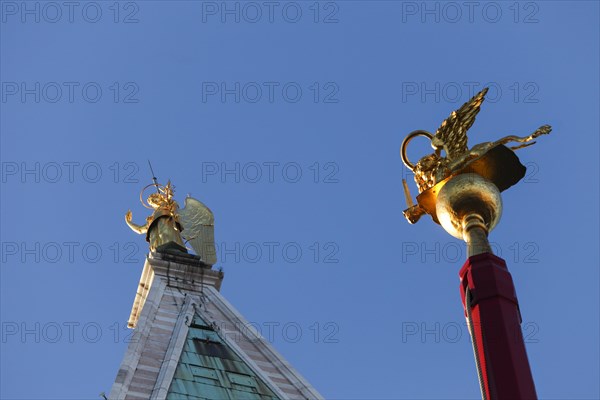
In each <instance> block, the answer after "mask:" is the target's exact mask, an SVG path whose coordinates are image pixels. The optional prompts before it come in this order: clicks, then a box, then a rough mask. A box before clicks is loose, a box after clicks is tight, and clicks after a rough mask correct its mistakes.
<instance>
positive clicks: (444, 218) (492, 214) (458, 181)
mask: <svg viewBox="0 0 600 400" xmlns="http://www.w3.org/2000/svg"><path fill="white" fill-rule="evenodd" d="M436 214H437V218H438V220H439V222H440V225H442V227H443V228H444V229H445V230H446V232H448V233H449V234H451V235H452V236H454V237H455V238H457V239H464V236H463V232H464V225H465V222H466V218H465V217H467V216H469V215H471V214H476V215H479V216H480V217H481V219H483V223H484V225H485V227H486V229H487V231H488V232H490V231H491V230H492V229H494V227H495V226H496V225H497V224H498V222H499V221H500V216H501V215H502V198H501V197H500V191H499V190H498V188H497V187H496V185H494V184H493V183H492V182H490V181H488V180H487V179H485V178H483V177H482V176H481V175H478V174H473V173H467V174H460V175H457V176H455V177H452V178H450V180H449V181H448V182H447V183H446V184H445V185H444V186H443V187H442V189H441V190H440V192H439V194H438V196H437V202H436Z"/></svg>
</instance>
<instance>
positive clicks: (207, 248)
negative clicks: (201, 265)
mask: <svg viewBox="0 0 600 400" xmlns="http://www.w3.org/2000/svg"><path fill="white" fill-rule="evenodd" d="M178 214H179V222H180V223H181V225H182V226H183V231H182V232H181V236H183V238H184V239H185V240H186V242H188V243H189V244H190V245H191V246H192V248H193V249H194V251H195V252H196V254H198V255H199V256H200V257H201V258H202V261H204V262H205V263H207V264H209V265H214V264H215V263H216V262H217V251H216V248H215V218H214V216H213V213H212V211H210V208H208V207H206V206H205V205H204V204H203V203H202V202H201V201H199V200H196V199H194V198H193V197H187V198H186V199H185V207H184V208H183V209H181V210H179V212H178Z"/></svg>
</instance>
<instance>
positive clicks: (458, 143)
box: [435, 88, 488, 160]
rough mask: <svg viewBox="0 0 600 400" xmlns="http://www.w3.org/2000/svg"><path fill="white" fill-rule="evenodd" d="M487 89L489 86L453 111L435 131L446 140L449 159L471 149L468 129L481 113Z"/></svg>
mask: <svg viewBox="0 0 600 400" xmlns="http://www.w3.org/2000/svg"><path fill="white" fill-rule="evenodd" d="M487 91H488V88H485V89H483V90H482V91H481V92H479V93H477V94H476V95H475V96H473V98H472V99H471V100H469V101H467V102H466V103H465V104H463V105H462V107H461V108H459V109H458V110H456V111H452V114H450V116H449V117H448V118H447V119H446V120H445V121H444V122H442V125H441V126H440V127H439V128H438V130H437V131H436V132H435V137H436V138H438V139H439V140H441V141H442V142H444V145H445V148H446V157H447V158H448V159H450V160H452V159H455V158H457V157H458V156H460V155H461V154H463V153H466V152H467V151H469V147H468V146H467V131H468V130H469V128H470V127H471V126H472V125H473V123H474V122H475V117H476V116H477V114H478V113H479V109H480V107H481V103H483V100H484V97H485V94H486V93H487Z"/></svg>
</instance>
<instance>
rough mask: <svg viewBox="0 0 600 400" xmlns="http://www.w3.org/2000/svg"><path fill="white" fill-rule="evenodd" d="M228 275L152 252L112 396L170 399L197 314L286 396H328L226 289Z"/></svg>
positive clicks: (194, 261)
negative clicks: (255, 325) (224, 293)
mask: <svg viewBox="0 0 600 400" xmlns="http://www.w3.org/2000/svg"><path fill="white" fill-rule="evenodd" d="M222 281H223V273H222V272H221V271H215V270H212V269H211V268H210V266H209V265H206V264H204V263H202V261H200V260H199V259H197V258H195V257H190V256H186V255H181V256H179V255H173V254H166V253H158V252H153V253H151V254H149V255H148V257H147V259H146V262H145V264H144V269H143V271H142V276H141V278H140V282H139V284H138V289H137V292H136V295H135V299H134V302H133V307H132V310H131V315H130V317H129V321H128V325H129V327H130V328H132V329H134V333H133V335H132V340H131V342H130V343H129V346H128V348H127V351H126V353H125V357H124V358H123V361H122V363H121V366H120V368H119V371H118V373H117V377H116V379H115V383H114V385H113V387H112V390H111V392H110V396H109V399H110V400H117V399H127V400H129V399H144V400H147V399H166V398H167V395H168V394H169V388H170V386H171V382H172V380H173V376H174V374H175V370H176V368H177V365H178V363H179V362H180V357H181V353H182V351H183V347H184V345H185V342H186V338H187V336H188V331H189V329H190V328H189V327H190V324H191V323H192V321H193V320H194V316H195V315H198V316H199V317H200V318H201V319H202V320H204V321H206V323H207V324H210V325H211V328H212V329H213V330H214V331H215V332H216V334H218V335H219V337H220V339H221V340H222V341H223V342H224V343H225V344H226V345H227V346H228V347H229V348H230V349H231V350H232V351H233V352H234V353H235V354H236V355H237V356H238V357H239V358H240V359H241V360H242V361H243V362H244V363H245V364H246V365H247V366H248V367H249V368H250V369H251V370H252V372H253V373H254V374H255V375H256V376H257V377H259V378H260V379H261V380H262V382H264V383H265V385H266V386H267V387H268V388H269V389H270V390H271V391H272V392H273V393H274V394H275V395H276V396H277V397H279V398H280V399H311V400H312V399H322V396H321V395H320V394H319V393H318V392H317V391H316V390H315V389H314V388H313V387H312V386H311V385H310V384H309V383H308V382H307V381H306V380H305V379H304V378H303V377H302V376H301V375H300V374H299V373H298V372H297V371H296V370H295V369H294V368H293V367H292V366H291V365H290V364H289V363H288V362H287V361H286V360H285V359H284V358H283V357H282V356H281V355H280V354H279V353H278V352H277V351H276V350H275V349H274V348H273V347H272V346H271V344H270V343H269V342H268V341H267V340H265V339H264V338H263V337H262V336H261V335H260V334H259V333H258V332H257V331H256V330H255V329H254V328H253V327H252V325H251V324H249V323H248V321H246V320H245V319H244V317H242V315H241V314H240V313H239V312H238V311H237V310H236V309H235V308H234V307H233V306H232V305H231V304H230V303H229V302H228V301H227V300H226V299H225V298H224V297H223V296H222V295H221V294H220V292H219V290H220V287H221V283H222ZM193 398H197V397H193ZM200 398H201V397H200ZM207 398H208V397H207Z"/></svg>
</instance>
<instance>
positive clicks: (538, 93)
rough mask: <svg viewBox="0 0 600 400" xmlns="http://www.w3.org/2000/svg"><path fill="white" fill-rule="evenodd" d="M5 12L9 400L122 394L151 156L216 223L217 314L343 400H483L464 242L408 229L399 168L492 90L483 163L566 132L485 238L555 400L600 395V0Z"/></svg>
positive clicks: (543, 146) (535, 161) (54, 6)
mask: <svg viewBox="0 0 600 400" xmlns="http://www.w3.org/2000/svg"><path fill="white" fill-rule="evenodd" d="M0 5H1V10H2V16H1V18H2V20H1V31H0V32H1V41H0V44H1V62H0V66H1V81H2V92H1V97H2V98H1V103H0V106H1V107H2V110H1V121H0V128H1V153H0V155H1V161H2V176H1V179H2V186H1V196H0V199H1V220H2V225H1V242H2V255H1V257H2V260H1V261H2V266H1V301H2V304H1V307H0V310H1V321H2V341H1V382H0V388H1V389H0V396H1V397H2V398H7V399H33V398H39V399H42V398H43V399H46V398H56V399H58V398H60V399H84V398H85V399H98V398H99V393H100V392H103V391H104V392H107V393H108V392H109V391H110V388H111V385H112V383H113V381H114V378H115V376H116V373H117V370H118V367H119V364H120V362H121V360H122V357H123V355H124V353H125V349H126V346H127V338H128V336H127V335H128V332H129V331H128V330H127V329H126V327H125V326H126V321H127V318H128V316H129V313H130V310H131V305H132V302H133V298H134V295H135V291H136V288H137V284H138V280H139V276H140V273H141V270H142V265H143V259H144V257H145V253H146V251H147V247H146V242H145V241H144V238H143V237H142V236H137V235H135V234H134V233H133V232H132V231H131V230H129V228H128V227H127V226H126V225H125V222H124V218H123V217H124V214H125V212H126V211H127V210H128V209H131V210H132V211H133V217H134V221H136V222H138V223H141V222H142V221H143V219H144V218H145V217H146V216H147V210H145V209H144V208H142V206H141V205H140V204H139V201H138V195H139V191H140V189H141V188H142V187H143V186H144V185H146V184H148V183H150V173H149V171H148V168H147V161H146V160H147V159H151V160H152V163H153V167H154V170H155V172H156V175H157V176H158V178H159V180H160V181H161V182H165V181H166V180H167V179H169V178H170V179H172V181H173V183H174V184H175V185H176V190H177V193H176V194H177V196H178V199H179V200H180V201H182V200H183V198H184V197H185V196H186V194H187V193H190V194H192V195H193V196H195V197H197V198H198V199H200V200H202V201H203V202H204V203H206V204H207V205H209V207H211V209H212V210H213V212H214V214H215V221H216V222H215V225H216V228H215V229H216V231H215V235H216V241H217V245H218V246H219V254H218V256H219V258H220V261H219V263H218V264H217V266H220V267H222V268H223V270H224V271H225V280H224V283H223V287H222V293H223V295H224V296H225V297H226V298H227V299H228V300H229V301H230V302H231V303H232V304H234V305H235V306H236V307H237V308H238V309H239V310H240V312H241V313H242V314H243V315H245V317H246V318H247V319H248V320H249V321H250V322H252V323H253V324H254V326H255V327H259V329H260V330H261V331H262V332H263V335H264V336H265V337H266V338H267V339H268V340H269V341H270V342H271V343H272V344H273V346H274V347H275V348H276V349H277V350H279V351H280V352H281V353H282V354H283V355H284V356H285V357H286V358H287V359H288V360H289V362H290V363H291V364H292V365H294V366H295V367H296V368H297V369H298V370H299V371H300V372H301V373H302V374H303V375H304V376H305V377H306V378H307V380H308V381H310V382H311V383H312V384H313V385H314V386H315V388H317V390H319V391H320V392H321V393H322V394H323V395H324V396H325V397H326V398H332V399H348V398H355V399H366V398H386V399H401V398H402V399H415V398H421V399H433V398H439V399H442V398H443V399H450V398H452V399H456V398H478V397H479V387H478V382H477V375H476V371H475V365H474V361H473V353H472V349H471V345H470V340H469V337H468V332H467V329H466V327H465V324H464V317H463V310H462V306H461V303H460V294H459V289H458V288H459V281H458V271H459V269H460V267H461V266H462V264H463V262H464V260H465V252H464V246H463V244H462V243H461V242H459V241H457V240H455V239H453V238H451V237H450V236H449V235H448V234H446V233H445V232H444V231H443V230H442V229H441V228H440V227H439V226H437V225H435V224H434V223H433V222H432V221H431V220H430V218H429V217H425V218H423V219H422V220H421V221H420V222H419V223H418V224H416V225H414V226H411V225H409V224H408V223H407V222H406V221H405V219H404V217H403V216H402V210H403V209H404V208H405V203H404V196H403V193H402V186H401V179H402V177H407V178H409V180H410V183H411V188H412V190H413V195H414V194H415V193H416V192H415V191H416V188H415V186H414V184H413V182H412V178H411V177H410V175H409V174H408V173H407V171H406V169H405V168H404V166H403V165H402V163H401V160H400V158H399V155H398V149H399V146H400V143H401V141H402V139H403V137H404V136H405V135H406V134H407V133H409V132H410V131H412V130H415V129H427V130H429V131H435V129H436V128H437V127H438V126H439V124H440V123H441V122H442V121H443V119H445V118H446V117H447V116H448V115H449V114H450V112H451V111H453V110H455V109H456V108H458V107H459V106H460V105H461V104H462V103H463V102H465V101H466V100H468V98H469V97H470V96H471V95H472V94H473V93H474V92H475V91H477V90H479V89H481V88H483V87H484V85H486V84H487V85H489V86H490V87H491V88H490V92H489V94H488V100H487V101H486V102H485V103H484V105H483V109H482V112H481V113H480V114H479V117H478V120H477V122H476V123H475V125H474V126H473V128H472V129H471V131H470V144H471V145H472V144H475V143H478V142H482V141H491V140H495V139H497V138H500V137H502V136H505V135H509V134H517V135H527V134H529V133H531V132H533V131H534V130H535V129H536V128H537V127H538V126H540V125H542V124H546V123H547V124H551V125H552V126H553V128H554V130H553V132H552V134H551V135H549V136H544V137H542V138H540V139H539V140H538V143H537V144H536V145H535V146H533V147H530V148H527V149H523V150H520V151H519V153H518V155H519V157H520V158H521V161H522V162H523V164H525V165H527V167H528V174H527V176H526V178H525V179H524V181H523V182H521V183H519V184H518V185H517V186H515V187H512V188H510V189H509V190H508V191H506V192H504V193H503V201H504V215H503V217H502V220H501V222H500V224H499V226H498V228H496V230H495V231H493V232H492V234H491V237H490V239H491V241H492V242H493V243H494V248H495V249H496V253H497V254H499V255H501V256H502V257H503V258H505V259H506V261H507V263H508V266H509V268H510V271H511V272H512V275H513V278H514V280H515V284H516V289H517V293H518V296H519V300H520V306H521V313H522V316H523V333H524V336H525V338H526V342H527V351H528V355H529V360H530V363H531V367H532V371H533V376H534V379H535V383H536V387H537V392H538V395H539V396H540V397H541V398H545V399H565V398H570V399H597V398H598V397H599V396H600V393H599V387H598V385H599V383H598V376H599V374H600V371H599V345H598V338H599V272H598V266H599V257H598V241H599V240H598V239H599V238H598V226H599V221H598V197H599V196H598V182H599V179H598V152H599V141H598V132H599V131H600V130H599V128H600V127H599V121H598V110H599V106H600V104H599V95H598V87H599V81H598V76H599V75H598V71H599V68H600V67H599V54H600V53H599V32H598V30H599V7H598V2H595V1H569V2H567V1H539V2H519V3H516V2H492V3H485V2H474V3H473V2H420V1H419V2H399V1H397V2H396V1H375V2H366V1H338V2H319V3H316V2H314V1H306V2H305V1H298V2H279V1H276V2H272V3H268V2H267V3H264V2H262V1H261V2H227V3H222V2H220V1H219V2H201V1H174V2H166V1H137V2H136V1H133V2H119V3H115V2H104V1H98V2H77V1H76V2H73V3H68V4H64V3H63V2H36V1H27V2H20V1H18V2H12V1H2V2H0ZM410 151H411V152H410V156H411V157H412V158H413V159H414V158H418V157H420V156H421V155H424V154H425V152H427V151H430V148H428V147H427V146H426V144H425V143H423V142H420V143H416V144H415V147H414V148H411V149H410Z"/></svg>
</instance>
